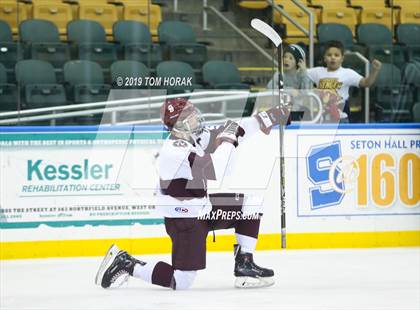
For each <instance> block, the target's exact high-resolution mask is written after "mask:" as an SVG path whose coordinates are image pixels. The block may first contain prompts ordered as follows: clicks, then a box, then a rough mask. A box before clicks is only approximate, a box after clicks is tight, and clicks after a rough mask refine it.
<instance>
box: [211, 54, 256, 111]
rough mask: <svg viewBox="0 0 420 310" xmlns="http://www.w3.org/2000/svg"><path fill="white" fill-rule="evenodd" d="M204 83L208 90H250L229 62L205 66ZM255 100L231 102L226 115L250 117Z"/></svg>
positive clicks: (215, 62) (214, 61) (213, 61)
mask: <svg viewBox="0 0 420 310" xmlns="http://www.w3.org/2000/svg"><path fill="white" fill-rule="evenodd" d="M203 81H204V83H205V86H206V87H207V88H212V89H226V90H229V89H231V90H249V85H248V84H244V83H242V82H241V77H240V74H239V70H238V68H237V67H236V66H235V64H233V63H231V62H228V61H219V60H211V61H208V62H206V63H205V64H204V66H203ZM253 104H254V100H246V99H239V100H237V101H236V100H235V101H229V103H228V104H227V106H226V111H225V114H226V116H228V117H242V116H245V115H246V116H249V115H251V113H252V107H253Z"/></svg>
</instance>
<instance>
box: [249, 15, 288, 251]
mask: <svg viewBox="0 0 420 310" xmlns="http://www.w3.org/2000/svg"><path fill="white" fill-rule="evenodd" d="M251 27H252V28H254V29H255V30H257V31H258V32H260V33H261V34H263V35H264V36H265V37H267V38H268V39H269V40H270V41H271V42H272V43H273V44H274V46H275V47H276V48H277V59H278V71H279V85H278V86H279V104H280V105H283V102H282V95H281V91H282V90H283V45H282V43H283V40H282V39H281V37H280V35H279V34H278V33H277V32H276V31H275V30H274V29H273V28H272V27H271V26H270V25H268V24H267V23H265V22H263V21H262V20H260V19H258V18H254V19H252V20H251ZM283 126H284V124H281V123H280V126H279V134H280V212H281V247H282V248H283V249H284V248H286V212H285V203H286V201H285V190H284V181H285V178H284V176H285V171H284V151H283V144H284V143H283V141H284V127H283Z"/></svg>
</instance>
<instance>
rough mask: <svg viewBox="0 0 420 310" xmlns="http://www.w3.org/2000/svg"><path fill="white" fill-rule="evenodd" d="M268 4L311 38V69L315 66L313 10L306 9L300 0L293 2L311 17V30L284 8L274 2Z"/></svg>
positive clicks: (271, 0) (269, 0) (272, 0)
mask: <svg viewBox="0 0 420 310" xmlns="http://www.w3.org/2000/svg"><path fill="white" fill-rule="evenodd" d="M265 1H266V2H267V3H268V4H270V5H271V6H272V8H273V9H274V10H276V11H278V12H279V13H280V14H282V15H283V16H284V17H286V18H287V19H288V20H289V21H290V22H291V23H292V24H293V25H295V26H296V27H297V28H298V29H299V30H300V31H302V32H303V33H304V34H305V35H306V36H308V37H309V68H312V67H313V66H314V28H315V25H314V15H313V12H312V11H311V10H309V9H308V8H307V7H305V6H304V5H303V4H302V3H300V2H299V1H298V0H292V2H293V3H294V4H295V5H296V6H297V7H298V8H300V9H301V10H302V11H304V12H305V13H306V14H307V15H308V16H309V30H307V29H306V28H304V27H303V26H301V25H300V24H299V23H298V22H297V21H295V20H294V19H293V17H291V16H290V15H289V14H288V13H287V12H286V11H285V10H284V9H283V8H282V7H280V6H278V5H277V4H276V3H275V2H274V0H265Z"/></svg>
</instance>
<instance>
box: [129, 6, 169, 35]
mask: <svg viewBox="0 0 420 310" xmlns="http://www.w3.org/2000/svg"><path fill="white" fill-rule="evenodd" d="M122 18H123V19H124V20H135V21H138V22H142V23H144V24H146V25H147V26H148V27H149V29H150V33H151V34H152V37H153V39H154V41H157V35H158V27H159V24H160V23H161V21H162V12H161V9H160V6H159V5H154V4H153V5H148V4H141V3H137V2H134V1H133V2H128V1H127V2H124V4H123V17H122Z"/></svg>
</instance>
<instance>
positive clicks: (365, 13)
mask: <svg viewBox="0 0 420 310" xmlns="http://www.w3.org/2000/svg"><path fill="white" fill-rule="evenodd" d="M366 2H369V1H366ZM393 15H394V16H393ZM395 17H396V12H395V11H394V10H393V9H392V8H378V7H365V8H363V9H362V12H361V13H360V23H362V24H367V23H375V24H382V25H385V26H387V27H388V28H390V29H392V28H393V26H394V24H395V23H396V18H395Z"/></svg>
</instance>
